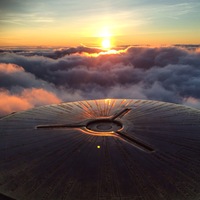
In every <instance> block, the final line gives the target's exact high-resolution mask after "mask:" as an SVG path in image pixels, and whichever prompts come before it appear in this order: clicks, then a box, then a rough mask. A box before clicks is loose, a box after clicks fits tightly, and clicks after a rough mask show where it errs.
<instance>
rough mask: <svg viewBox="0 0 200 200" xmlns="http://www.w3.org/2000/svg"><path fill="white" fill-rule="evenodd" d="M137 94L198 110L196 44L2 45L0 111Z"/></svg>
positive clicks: (198, 48)
mask: <svg viewBox="0 0 200 200" xmlns="http://www.w3.org/2000/svg"><path fill="white" fill-rule="evenodd" d="M100 98H139V99H151V100H160V101H166V102H173V103H179V104H185V105H189V106H192V107H195V108H199V109H200V46H197V45H195V46H192V45H191V46H190V45H185V46H181V45H177V46H171V47H128V48H126V49H124V50H122V49H121V50H120V49H118V50H115V51H111V52H109V53H106V52H103V51H102V50H100V49H97V48H88V47H84V46H81V47H77V48H66V49H57V50H49V49H45V50H44V49H43V50H39V49H15V50H6V49H1V50H0V116H3V115H6V114H9V113H11V112H16V111H20V110H25V109H29V108H32V107H35V106H40V105H46V104H52V103H59V102H67V101H77V100H86V99H100Z"/></svg>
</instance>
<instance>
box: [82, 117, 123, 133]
mask: <svg viewBox="0 0 200 200" xmlns="http://www.w3.org/2000/svg"><path fill="white" fill-rule="evenodd" d="M86 128H87V129H89V130H91V131H95V132H115V131H118V130H120V129H121V128H122V124H121V123H120V122H118V121H111V120H109V119H102V120H94V121H91V122H89V123H88V124H87V126H86Z"/></svg>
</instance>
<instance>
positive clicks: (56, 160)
mask: <svg viewBox="0 0 200 200" xmlns="http://www.w3.org/2000/svg"><path fill="white" fill-rule="evenodd" d="M199 172H200V111H199V110H196V109H192V108H189V107H185V106H181V105H176V104H171V103H164V102H158V101H150V100H127V99H103V100H91V101H79V102H73V103H62V104H57V105H49V106H42V107H37V108H34V109H32V110H28V111H24V112H19V113H15V114H11V115H9V116H6V117H4V118H2V119H0V199H8V200H9V199H16V200H45V199H46V200H75V199H77V200H199V199H200V173H199Z"/></svg>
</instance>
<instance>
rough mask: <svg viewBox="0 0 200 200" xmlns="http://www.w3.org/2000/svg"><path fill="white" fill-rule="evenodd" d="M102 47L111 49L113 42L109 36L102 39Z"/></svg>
mask: <svg viewBox="0 0 200 200" xmlns="http://www.w3.org/2000/svg"><path fill="white" fill-rule="evenodd" d="M101 45H102V47H103V48H104V49H110V48H111V42H110V39H109V38H104V39H103V40H102V43H101Z"/></svg>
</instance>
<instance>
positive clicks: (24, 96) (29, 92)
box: [0, 89, 61, 115]
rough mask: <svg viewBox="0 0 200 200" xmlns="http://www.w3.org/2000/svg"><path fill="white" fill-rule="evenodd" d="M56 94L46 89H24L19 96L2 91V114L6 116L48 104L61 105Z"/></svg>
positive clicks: (0, 93) (0, 111)
mask: <svg viewBox="0 0 200 200" xmlns="http://www.w3.org/2000/svg"><path fill="white" fill-rule="evenodd" d="M60 102H61V100H60V99H58V97H56V96H55V94H53V93H51V92H48V91H46V90H44V89H24V90H23V92H21V93H19V94H11V93H10V92H9V91H7V90H0V108H1V109H0V113H1V115H6V114H9V113H12V112H16V111H21V110H26V109H30V108H33V107H34V106H41V105H46V104H53V103H60Z"/></svg>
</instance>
